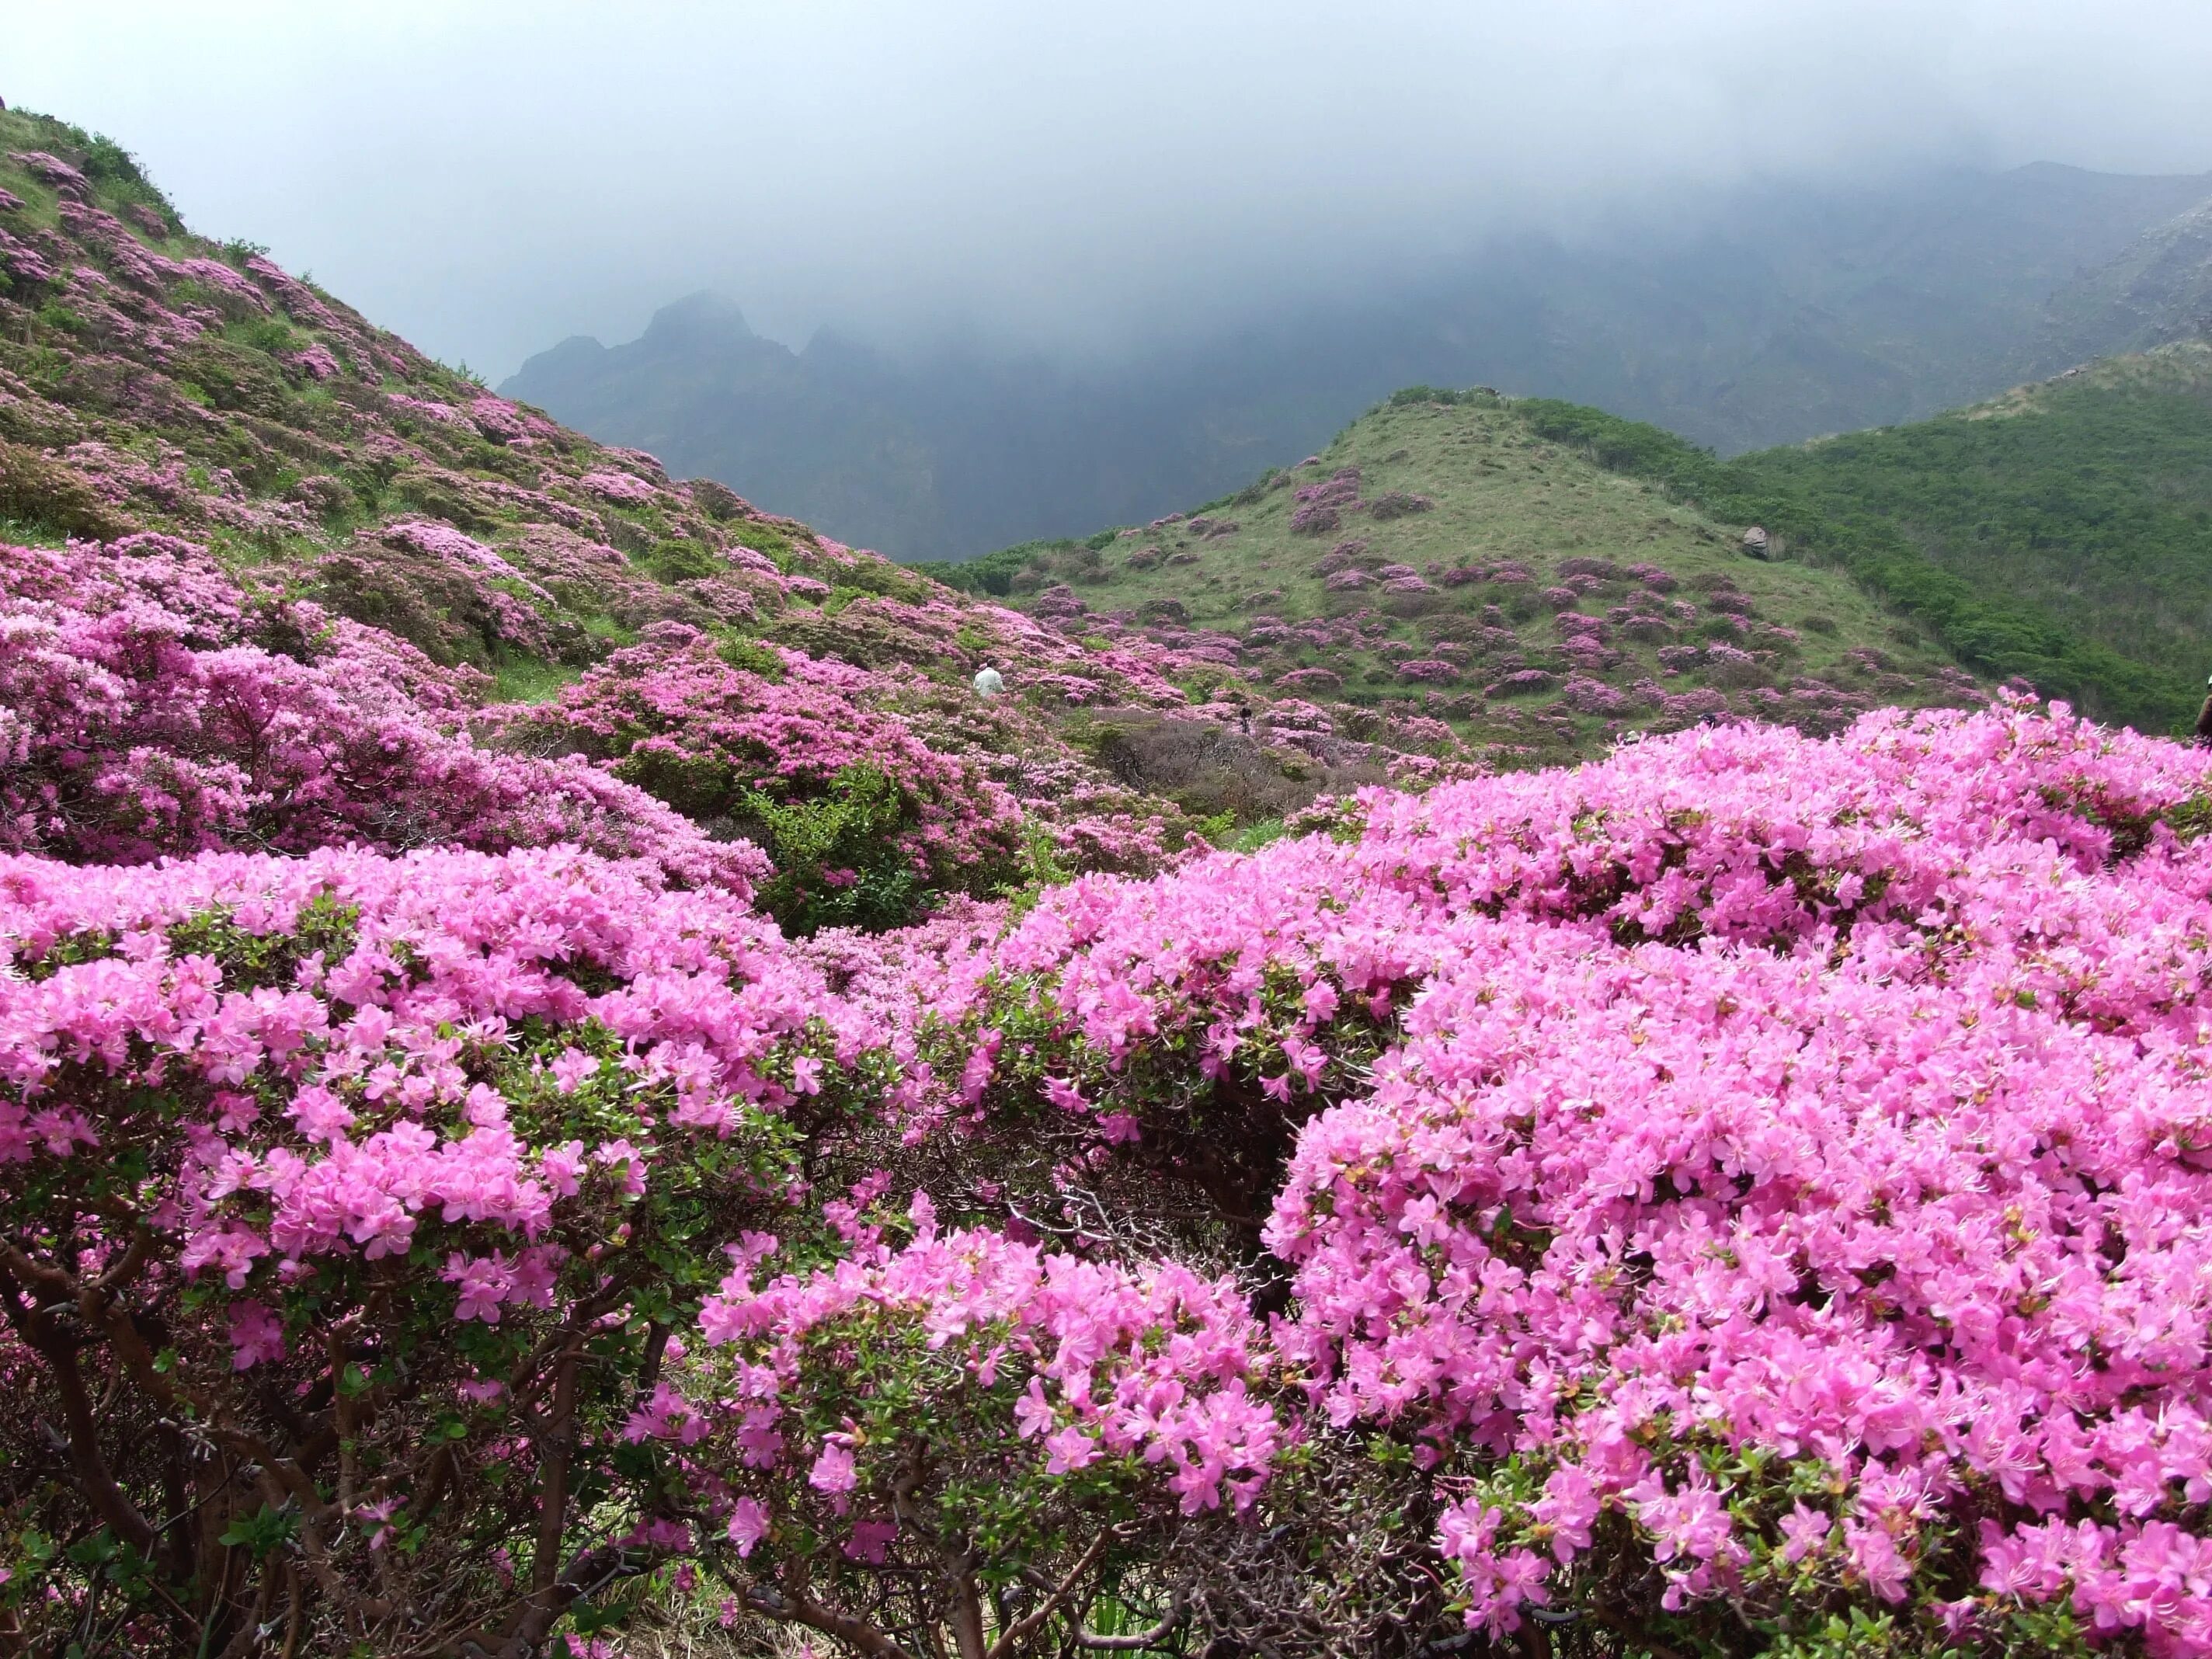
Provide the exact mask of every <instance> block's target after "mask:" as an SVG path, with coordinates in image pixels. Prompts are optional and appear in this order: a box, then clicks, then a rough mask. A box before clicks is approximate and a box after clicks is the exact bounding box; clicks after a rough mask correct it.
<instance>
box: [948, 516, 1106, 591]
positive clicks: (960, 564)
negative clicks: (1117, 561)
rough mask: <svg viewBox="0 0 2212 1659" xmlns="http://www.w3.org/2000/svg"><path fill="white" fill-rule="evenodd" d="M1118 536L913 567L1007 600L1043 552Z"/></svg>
mask: <svg viewBox="0 0 2212 1659" xmlns="http://www.w3.org/2000/svg"><path fill="white" fill-rule="evenodd" d="M1113 539H1114V532H1111V531H1109V532H1106V534H1105V537H1104V539H1103V541H1102V540H1101V539H1100V538H1097V537H1095V536H1094V537H1093V538H1091V541H1090V542H1089V543H1083V542H1074V541H1068V540H1066V539H1064V538H1063V539H1060V540H1057V541H1045V542H1024V543H1022V544H1020V545H1018V546H1016V547H1002V548H1000V550H998V551H997V552H995V553H986V554H984V555H982V556H981V557H980V558H974V559H962V560H958V561H956V562H944V561H939V562H933V563H928V564H915V565H909V566H908V567H907V568H908V569H910V570H916V571H919V572H921V574H923V575H925V576H927V577H930V578H931V579H933V580H936V581H940V582H943V583H944V584H945V586H947V587H957V588H958V589H959V590H960V591H961V592H963V593H988V594H990V595H992V596H993V597H994V598H997V599H1004V598H1005V597H1006V595H1007V594H1009V593H1011V592H1013V591H1014V578H1015V577H1016V576H1018V575H1019V574H1021V573H1022V572H1023V571H1024V570H1026V569H1028V568H1030V566H1031V565H1034V564H1036V562H1037V561H1038V559H1039V557H1040V556H1042V555H1044V554H1048V553H1064V552H1066V551H1067V550H1070V549H1072V548H1076V547H1086V548H1091V549H1092V550H1096V549H1097V548H1103V546H1105V545H1106V544H1108V543H1110V542H1111V541H1112V540H1113Z"/></svg>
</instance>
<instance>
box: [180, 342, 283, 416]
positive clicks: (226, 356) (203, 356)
mask: <svg viewBox="0 0 2212 1659" xmlns="http://www.w3.org/2000/svg"><path fill="white" fill-rule="evenodd" d="M177 376H178V378H179V379H180V380H189V381H191V383H192V384H193V385H194V386H197V387H199V388H200V390H201V391H203V392H206V393H207V398H208V402H209V403H210V404H213V405H214V406H215V407H216V408H217V409H221V410H243V411H245V412H246V414H249V415H259V416H264V417H268V418H271V419H274V418H276V417H278V416H282V415H283V413H284V410H285V406H286V404H288V403H289V401H290V398H291V388H290V387H289V386H286V385H285V383H284V377H283V375H282V374H279V373H278V372H277V371H276V368H275V367H274V366H273V365H272V364H271V363H270V361H269V358H268V356H267V353H266V350H265V349H250V348H248V347H246V346H241V345H234V344H232V343H230V342H229V341H228V340H218V339H216V338H213V337H203V338H201V339H198V340H195V341H194V342H193V343H191V345H189V346H187V347H185V349H184V350H182V351H180V352H179V353H178V354H177Z"/></svg>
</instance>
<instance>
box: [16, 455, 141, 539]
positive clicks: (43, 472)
mask: <svg viewBox="0 0 2212 1659" xmlns="http://www.w3.org/2000/svg"><path fill="white" fill-rule="evenodd" d="M0 519H10V520H15V521H17V522H19V523H21V524H26V525H31V526H36V527H37V528H39V529H40V530H43V531H46V532H49V533H50V534H52V535H56V536H85V537H90V538H95V539H101V538H107V537H111V536H119V535H121V534H123V533H124V532H125V531H126V530H128V529H129V528H130V526H129V524H128V522H127V521H126V520H125V519H124V518H123V516H122V514H121V513H118V512H117V511H116V510H115V509H114V508H113V507H110V506H108V504H107V503H106V502H105V501H101V500H100V497H99V496H98V495H95V494H94V491H93V488H92V486H91V484H90V483H88V482H86V480H85V478H84V477H83V475H82V474H81V473H78V472H76V471H71V470H70V468H68V467H66V466H64V465H62V464H61V463H60V462H58V461H53V460H49V459H47V458H46V457H45V456H44V455H41V454H40V453H39V452H38V451H36V450H35V449H28V448H26V447H23V446H22V445H21V444H11V443H8V442H5V441H0Z"/></svg>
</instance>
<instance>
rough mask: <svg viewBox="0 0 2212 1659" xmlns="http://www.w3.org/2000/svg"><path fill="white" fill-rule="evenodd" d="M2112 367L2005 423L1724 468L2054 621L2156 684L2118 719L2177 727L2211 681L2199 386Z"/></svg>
mask: <svg viewBox="0 0 2212 1659" xmlns="http://www.w3.org/2000/svg"><path fill="white" fill-rule="evenodd" d="M2143 361H2144V362H2145V363H2146V364H2147V365H2151V366H2158V365H2159V364H2160V360H2158V359H2148V360H2143ZM2106 374H2111V375H2112V376H2113V378H2111V379H2106ZM1738 465H1740V466H1741V468H1742V470H1743V471H1746V472H1747V473H1748V474H1750V475H1752V476H1753V477H1757V478H1758V479H1759V480H1761V481H1763V482H1764V483H1766V484H1767V485H1768V486H1769V487H1770V488H1772V489H1778V490H1782V491H1786V492H1787V493H1789V494H1790V495H1792V496H1793V497H1795V498H1796V500H1798V501H1802V502H1803V503H1804V504H1805V506H1806V507H1808V508H1809V509H1810V510H1811V511H1813V512H1814V513H1817V514H1819V515H1820V518H1821V519H1822V520H1824V521H1825V522H1826V523H1827V524H1829V525H1831V526H1834V527H1835V529H1836V531H1837V532H1840V533H1842V534H1844V535H1848V536H1852V537H1856V538H1872V537H1874V536H1875V535H1877V534H1881V533H1883V532H1887V533H1889V534H1891V535H1893V536H1894V537H1895V538H1898V539H1899V541H1901V542H1902V543H1903V544H1905V546H1906V547H1909V548H1910V549H1911V550H1914V551H1917V552H1918V553H1919V554H1921V555H1922V556H1924V557H1925V558H1926V559H1927V560H1929V562H1932V563H1933V564H1935V565H1936V566H1939V567H1940V568H1942V569H1943V570H1944V571H1946V572H1948V573H1949V574H1953V575H1954V576H1956V577H1959V578H1961V579H1963V580H1965V581H1966V582H1967V583H1968V584H1969V585H1970V586H1972V588H1973V589H1975V590H1976V591H1977V592H1980V593H1984V594H1998V593H2002V594H2004V595H2007V596H2008V598H2009V600H2010V601H2011V603H2013V604H2014V605H2021V606H2029V605H2032V606H2034V607H2036V608H2037V609H2038V610H2039V611H2040V612H2041V613H2042V614H2043V615H2045V616H2047V617H2054V618H2063V626H2064V628H2065V629H2067V630H2068V631H2069V632H2070V633H2072V634H2075V635H2081V636H2083V637H2084V638H2085V639H2086V641H2087V644H2088V645H2089V646H2091V647H2096V648H2100V649H2102V650H2104V651H2106V652H2109V653H2113V654H2115V655H2116V656H2117V657H2118V658H2119V659H2124V663H2125V664H2126V665H2128V666H2129V668H2130V670H2131V671H2133V673H2135V674H2136V675H2137V676H2139V677H2141V679H2142V683H2143V684H2144V685H2145V686H2146V687H2147V688H2148V687H2149V686H2154V685H2158V684H2160V683H2161V681H2162V683H2163V686H2164V690H2163V691H2162V693H2161V694H2160V695H2161V696H2162V701H2160V702H2154V703H2153V704H2151V705H2150V706H2148V707H2143V708H2137V709H2136V713H2135V714H2134V715H2133V716H2131V717H2135V718H2137V719H2138V723H2142V720H2145V719H2147V720H2148V721H2149V723H2150V724H2151V725H2153V726H2155V727H2160V728H2166V729H2178V728H2179V727H2180V726H2182V725H2184V724H2185V722H2187V721H2188V720H2190V719H2191V717H2193V715H2194V714H2195V713H2196V704H2197V685H2198V684H2201V682H2202V680H2203V676H2204V674H2205V673H2206V672H2207V671H2212V627H2208V623H2212V377H2207V378H2203V379H2200V380H2197V381H2196V382H2195V383H2194V384H2191V383H2189V382H2187V381H2185V380H2179V379H2175V380H2166V379H2164V377H2162V376H2157V375H2156V374H2155V367H2154V368H2153V372H2152V374H2147V375H2146V376H2145V377H2143V378H2142V379H2141V380H2137V379H2135V378H2132V377H2124V376H2121V375H2119V374H2118V366H2114V368H2112V369H2109V370H2104V371H2102V372H2099V371H2092V372H2091V373H2090V374H2087V375H2085V376H2083V377H2081V379H2079V380H2067V381H2060V382H2056V383H2053V384H2051V385H2049V386H2042V387H2039V388H2038V389H2037V390H2036V391H2035V392H2033V394H2031V400H2030V401H2028V402H2027V404H2026V405H2025V406H2024V407H2022V408H2021V409H2020V410H2019V411H2018V412H2002V408H2001V410H2000V412H1998V413H1996V414H1989V415H1985V414H1979V413H1969V414H1960V415H1947V416H1939V417H1937V418H1936V419H1935V420H1932V421H1923V422H1918V423H1917V424H1915V425H1912V426H1903V427H1893V428H1884V429H1881V430H1878V431H1873V432H1860V433H1853V434H1851V435H1849V436H1847V437H1843V438H1838V439H1834V440H1832V441H1826V442H1824V443H1820V444H1818V445H1814V446H1812V447H1808V448H1803V449H1781V450H1770V451H1767V452H1765V453H1761V454H1758V455H1752V456H1746V457H1744V458H1743V459H1742V460H1741V462H1740V463H1738Z"/></svg>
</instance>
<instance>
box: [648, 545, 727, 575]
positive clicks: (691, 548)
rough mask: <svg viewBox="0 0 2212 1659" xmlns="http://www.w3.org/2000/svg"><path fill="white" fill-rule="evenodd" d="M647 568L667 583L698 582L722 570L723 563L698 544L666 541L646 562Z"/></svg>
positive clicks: (649, 555)
mask: <svg viewBox="0 0 2212 1659" xmlns="http://www.w3.org/2000/svg"><path fill="white" fill-rule="evenodd" d="M644 564H645V568H647V570H648V571H650V572H651V573H652V574H653V575H655V576H658V577H659V579H660V580H662V581H665V582H690V581H697V580H700V579H701V578H702V577H705V576H711V575H713V574H714V573H715V572H716V571H718V570H720V568H722V562H721V561H720V559H718V558H716V557H715V556H714V554H712V553H711V552H709V551H708V550H707V549H705V548H703V547H702V546H700V545H699V544H698V543H696V542H686V541H666V542H663V543H661V544H660V545H659V546H658V547H656V548H654V549H653V551H652V552H651V553H650V554H648V555H647V556H646V558H645V560H644Z"/></svg>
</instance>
